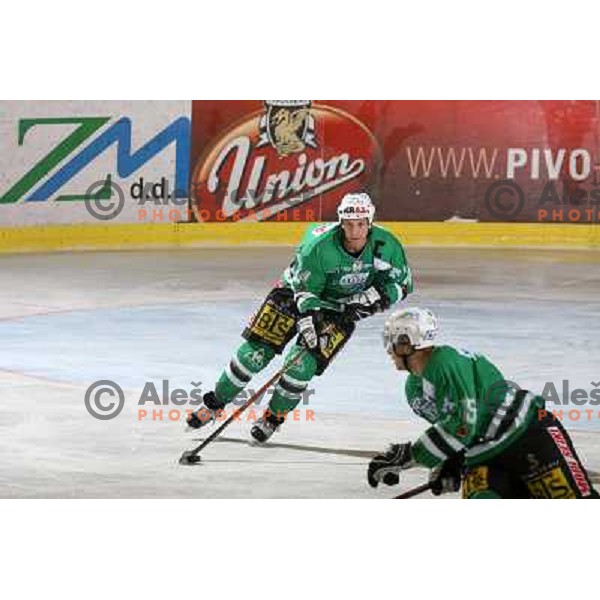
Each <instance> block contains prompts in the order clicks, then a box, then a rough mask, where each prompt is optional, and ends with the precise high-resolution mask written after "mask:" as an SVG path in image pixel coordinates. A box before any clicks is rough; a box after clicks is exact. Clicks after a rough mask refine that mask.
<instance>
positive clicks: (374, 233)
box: [188, 193, 412, 442]
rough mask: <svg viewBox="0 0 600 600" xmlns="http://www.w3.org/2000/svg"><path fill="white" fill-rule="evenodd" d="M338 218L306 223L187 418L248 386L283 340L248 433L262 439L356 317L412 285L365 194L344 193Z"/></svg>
mask: <svg viewBox="0 0 600 600" xmlns="http://www.w3.org/2000/svg"><path fill="white" fill-rule="evenodd" d="M337 214H338V222H337V223H329V224H323V225H320V226H315V225H312V226H310V227H309V229H308V231H307V233H306V234H305V236H304V238H303V240H302V243H301V245H300V246H299V248H298V249H297V251H296V254H295V257H294V260H293V262H292V263H291V265H290V266H289V267H288V268H287V269H286V270H285V272H284V274H283V277H282V280H281V282H279V284H278V285H277V286H276V287H275V288H274V289H273V290H271V291H270V292H269V294H268V295H267V297H266V299H265V300H264V302H263V303H262V305H261V306H260V307H259V309H258V310H257V311H256V312H255V314H254V315H253V316H252V318H251V320H250V322H249V324H248V326H247V327H246V329H245V330H244V332H243V334H242V337H243V338H244V339H245V342H244V343H243V344H242V345H241V346H240V347H239V348H238V349H237V351H236V352H235V354H234V355H233V358H232V359H231V362H230V363H229V365H228V366H227V368H226V369H225V370H224V371H223V373H222V375H221V376H220V378H219V380H218V381H217V385H216V388H215V390H214V392H208V393H207V394H205V395H204V397H203V405H202V406H201V407H200V409H199V410H198V411H197V412H195V413H192V414H191V415H190V417H189V418H188V425H190V427H193V428H198V427H201V426H202V425H204V424H205V423H206V422H209V421H211V420H214V418H215V415H216V414H217V412H218V411H219V410H221V409H223V408H224V407H225V406H226V405H227V404H229V403H230V402H232V401H233V400H234V399H235V398H236V396H237V395H238V394H239V393H240V392H241V391H242V390H243V389H244V388H245V387H246V386H247V385H248V383H249V382H250V380H251V379H252V377H254V376H255V375H257V374H258V373H260V372H261V371H262V370H263V369H264V368H265V367H266V366H267V365H268V364H269V363H270V362H271V360H272V359H273V358H274V357H275V355H277V354H281V353H282V352H283V350H284V349H285V347H286V346H287V345H288V343H289V342H290V341H291V340H292V339H293V338H295V337H296V335H297V334H299V335H298V338H297V340H296V342H295V344H294V345H293V346H292V348H291V349H290V351H289V352H288V354H287V355H286V357H285V362H284V373H283V374H282V375H281V377H280V378H279V380H278V381H277V383H276V386H275V389H274V391H273V394H272V396H271V400H270V402H269V405H268V409H267V410H266V411H265V413H264V414H263V415H262V416H261V417H260V418H259V419H258V420H257V421H256V422H255V423H254V424H253V426H252V429H251V435H252V437H253V438H254V439H255V440H256V441H258V442H265V441H266V440H268V439H269V438H270V437H271V435H272V434H273V433H274V432H275V431H276V430H277V428H278V427H279V426H280V425H281V424H282V423H283V422H284V420H285V416H286V415H287V414H288V413H289V411H291V410H293V409H294V407H296V406H297V405H298V403H299V402H300V400H301V398H302V394H303V393H304V392H305V390H306V389H307V387H308V385H309V383H310V381H311V380H312V378H313V377H314V376H316V375H321V374H322V373H323V372H324V371H325V369H326V368H327V366H328V365H329V363H330V362H331V360H332V359H333V358H334V357H335V356H336V354H337V353H338V352H339V351H340V350H341V349H342V348H343V347H344V345H345V344H346V343H347V341H348V340H349V339H350V337H351V336H352V333H353V332H354V328H355V323H356V322H357V321H359V320H361V319H363V318H366V317H369V316H371V315H374V314H376V313H378V312H380V311H383V310H386V309H387V308H388V307H389V306H391V305H392V304H395V303H396V302H398V301H399V300H401V299H403V298H404V297H406V295H407V294H408V293H410V292H411V291H412V278H411V272H410V268H409V266H408V264H407V262H406V258H405V254H404V250H403V248H402V245H401V244H400V242H399V241H398V240H397V239H396V238H395V237H394V236H393V235H392V234H391V233H390V232H388V231H387V230H385V229H384V228H382V227H379V226H377V225H373V217H374V214H375V207H374V206H373V203H372V202H371V199H370V198H369V196H368V195H367V194H365V193H360V194H347V195H346V196H344V198H343V199H342V201H341V203H340V205H339V206H338V209H337Z"/></svg>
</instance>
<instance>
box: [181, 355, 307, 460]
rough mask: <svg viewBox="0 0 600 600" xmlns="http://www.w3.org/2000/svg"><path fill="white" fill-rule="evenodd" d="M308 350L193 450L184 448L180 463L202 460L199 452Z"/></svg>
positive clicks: (280, 371)
mask: <svg viewBox="0 0 600 600" xmlns="http://www.w3.org/2000/svg"><path fill="white" fill-rule="evenodd" d="M305 352H306V350H303V351H300V352H299V353H298V354H297V355H296V358H294V360H293V361H292V362H290V363H289V364H288V365H284V366H283V367H281V369H279V371H277V373H275V374H274V375H273V376H272V377H271V379H269V381H267V382H266V383H265V384H264V385H263V386H262V387H261V388H260V389H259V390H258V391H257V392H255V393H254V394H253V395H252V396H251V397H250V398H249V399H248V400H247V401H246V402H245V403H244V404H243V405H242V406H240V407H239V408H238V409H237V410H236V411H235V412H234V413H233V414H232V415H231V416H230V417H229V418H228V419H227V420H226V421H225V422H224V423H223V424H222V425H221V426H220V427H219V428H218V429H215V431H213V432H212V433H211V434H210V435H209V436H208V437H207V438H206V439H205V440H204V441H203V442H202V443H201V444H199V445H198V446H196V447H195V448H193V449H192V450H184V452H183V454H182V455H181V458H180V459H179V464H180V465H195V464H198V463H199V462H200V460H201V458H200V456H199V454H200V451H201V450H203V449H204V448H206V446H208V444H210V443H211V442H212V441H213V440H214V439H215V438H216V437H218V436H219V434H220V433H221V432H222V431H223V429H225V428H226V427H227V426H228V425H229V424H230V423H231V422H232V421H234V420H235V419H237V418H238V416H239V415H241V414H242V413H243V412H244V411H245V410H246V409H247V408H248V407H249V406H250V405H251V404H253V403H254V402H255V400H256V399H257V398H260V397H261V396H262V395H263V394H264V393H265V391H266V390H267V389H268V388H269V387H271V385H273V383H274V382H275V381H276V380H277V379H278V378H279V377H281V375H283V373H285V372H286V371H287V370H288V369H289V368H290V367H292V366H293V365H295V364H296V362H297V361H298V359H300V358H301V357H302V356H303V355H304V353H305Z"/></svg>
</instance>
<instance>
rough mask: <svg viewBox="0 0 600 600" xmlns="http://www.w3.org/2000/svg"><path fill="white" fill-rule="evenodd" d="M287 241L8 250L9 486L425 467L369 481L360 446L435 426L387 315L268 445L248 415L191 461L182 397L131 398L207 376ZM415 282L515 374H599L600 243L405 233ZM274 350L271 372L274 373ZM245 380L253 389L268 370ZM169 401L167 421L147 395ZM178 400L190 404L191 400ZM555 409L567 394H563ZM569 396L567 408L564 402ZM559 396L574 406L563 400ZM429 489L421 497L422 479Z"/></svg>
mask: <svg viewBox="0 0 600 600" xmlns="http://www.w3.org/2000/svg"><path fill="white" fill-rule="evenodd" d="M291 253H292V249H291V248H252V249H247V248H246V249H226V250H225V249H194V250H163V251H144V252H142V251H140V252H107V253H95V252H88V253H78V254H68V253H65V254H48V255H46V254H37V255H11V256H0V282H1V285H0V340H1V341H2V343H1V345H0V394H1V401H0V497H3V498H6V497H20V498H23V497H24V498H31V497H51V498H71V497H85V498H90V497H91V498H140V497H144V498H152V497H155V498H173V497H189V498H269V497H278V498H281V497H285V498H387V497H391V496H394V495H395V494H397V493H400V492H401V491H404V490H405V489H408V488H410V487H412V486H414V485H418V484H420V483H422V482H423V481H424V479H425V477H426V473H425V472H424V471H421V470H415V471H412V472H409V473H407V474H406V475H405V477H404V478H403V482H402V485H401V486H399V487H393V488H386V489H379V490H377V491H374V490H372V489H371V488H369V487H368V485H367V483H366V478H365V470H366V465H367V462H368V458H367V455H368V453H369V452H374V451H377V450H380V449H383V448H384V447H385V446H386V445H387V444H388V443H389V442H392V441H407V440H409V439H412V438H414V436H415V435H417V434H418V433H419V432H420V431H421V430H422V429H423V428H424V427H425V424H424V423H423V422H420V421H419V420H418V419H417V418H416V417H414V416H413V415H412V413H411V412H410V410H409V409H408V408H407V407H406V405H405V403H404V400H403V392H402V388H403V382H404V379H403V377H402V376H401V375H399V374H398V373H397V372H396V371H395V370H394V369H393V367H392V365H391V364H390V363H389V362H388V359H387V356H386V355H385V353H384V351H383V348H382V346H381V328H382V325H383V321H384V317H383V316H379V317H374V318H372V319H369V320H367V321H365V322H363V323H361V324H360V325H359V327H358V329H357V333H356V334H355V336H354V338H353V340H352V341H351V342H350V343H349V345H348V346H347V348H346V350H345V351H344V352H343V353H342V354H341V355H340V356H339V357H338V358H337V359H336V360H335V361H334V363H333V364H332V366H331V367H330V369H329V370H328V371H327V372H326V373H325V374H324V375H323V376H322V377H321V378H318V379H316V380H315V385H314V389H315V395H314V396H313V397H312V398H311V402H310V406H309V407H308V408H310V409H311V410H314V421H307V420H306V412H305V411H306V408H307V407H301V410H300V413H299V417H300V419H301V420H299V421H297V422H294V421H290V422H288V423H286V424H285V426H284V427H283V428H282V429H281V431H280V432H279V433H277V434H276V436H274V437H273V438H272V442H273V443H272V445H271V446H270V447H262V448H257V447H251V446H249V445H248V444H247V443H245V440H247V439H248V437H249V429H250V424H249V422H248V421H247V420H246V418H245V417H242V421H241V423H239V424H237V423H234V424H233V425H232V426H231V427H230V428H229V429H228V430H227V431H226V432H225V433H224V434H223V435H224V437H226V438H228V439H229V440H230V441H221V442H218V443H215V444H213V445H211V446H209V447H208V448H207V449H206V450H204V452H203V453H202V456H203V461H202V463H201V464H200V465H198V466H193V467H183V466H180V465H179V464H178V462H177V461H178V458H179V456H180V455H181V452H182V451H183V450H184V449H189V448H191V447H193V446H194V445H196V444H197V443H199V442H198V441H199V440H200V439H201V438H203V437H204V435H205V434H204V431H205V430H202V435H201V434H199V433H198V432H193V433H187V432H186V431H185V427H184V426H183V424H182V422H176V421H175V422H173V421H170V420H169V419H168V411H169V410H173V409H177V408H178V407H176V406H162V407H157V406H154V405H152V404H147V405H145V406H138V400H139V397H140V392H141V390H142V388H143V386H144V383H145V382H146V381H152V382H155V383H156V386H157V388H158V389H159V391H160V386H161V382H162V380H163V379H169V380H170V386H171V389H174V388H176V387H181V388H184V389H186V390H188V391H189V390H191V389H192V385H191V382H196V383H197V382H198V381H201V382H202V386H201V387H202V388H203V389H204V390H207V389H210V388H212V386H213V385H214V381H215V378H216V377H217V376H218V375H219V373H220V371H221V369H222V367H223V366H224V365H225V364H226V363H227V362H228V360H229V358H230V356H231V353H232V352H233V351H234V349H235V348H236V347H237V345H238V344H239V343H240V340H241V338H240V337H239V334H240V331H241V330H242V329H243V327H244V324H245V322H246V319H247V318H248V316H249V315H250V314H251V312H252V311H253V309H254V308H255V307H256V306H257V305H258V304H259V303H260V301H261V299H262V298H263V296H264V294H265V293H266V292H267V291H268V290H269V289H270V287H271V285H272V283H273V281H274V280H275V279H277V278H278V276H279V274H280V272H281V270H282V269H283V268H284V267H285V266H286V264H287V262H288V260H289V258H290V256H291ZM407 253H408V258H409V261H410V263H411V265H412V268H413V271H414V274H415V280H416V288H417V289H416V293H415V294H414V295H412V296H411V297H410V300H409V303H410V304H412V305H420V306H428V307H430V308H432V309H433V310H435V311H436V312H437V313H438V315H439V317H440V319H441V325H442V330H443V339H444V340H445V341H447V342H449V343H452V344H455V345H459V346H463V347H468V348H471V349H474V350H478V351H481V352H484V353H486V354H488V355H489V356H490V358H492V360H493V361H494V362H495V363H496V364H498V365H499V366H500V367H501V368H502V369H503V371H504V374H505V376H506V377H507V378H509V379H511V380H513V381H516V382H518V383H519V384H520V385H521V386H522V387H527V388H529V389H532V390H534V391H541V389H542V387H543V386H544V384H545V382H547V381H552V382H555V383H556V386H557V391H558V392H559V393H561V386H562V380H563V379H568V380H569V382H570V384H569V385H570V388H571V389H575V388H583V389H584V390H587V391H588V392H589V391H590V390H591V389H593V388H592V382H593V381H595V382H599V381H600V367H599V361H598V357H599V352H598V350H599V348H600V343H599V341H598V340H599V327H598V323H599V322H600V309H599V306H600V303H599V300H598V298H599V296H600V268H599V263H600V253H599V252H597V251H596V252H595V251H592V250H590V251H565V250H522V249H514V250H512V249H511V250H497V249H476V250H475V249H424V248H408V249H407ZM278 365H279V361H277V360H276V361H274V362H273V363H272V364H271V366H270V367H269V369H268V374H270V373H272V372H274V370H275V369H276V368H277V366H278ZM266 378H267V374H266V373H265V374H264V376H263V377H261V378H260V381H257V382H256V384H254V382H253V383H252V384H251V386H250V387H254V388H258V387H259V385H260V384H261V383H262V382H263V381H265V380H266ZM101 379H108V380H113V381H115V382H117V383H118V384H119V385H120V386H121V387H122V388H123V389H124V390H125V393H126V402H125V408H124V410H123V412H122V413H121V414H120V415H119V416H117V417H116V418H115V419H112V420H108V421H100V420H96V419H94V418H92V417H91V416H90V414H89V413H88V412H87V410H86V408H85V406H84V394H85V391H86V389H87V388H88V386H89V385H90V384H91V383H93V382H95V381H97V380H101ZM140 408H145V409H147V410H148V413H149V415H151V413H152V410H153V409H155V410H159V409H160V408H162V409H163V420H162V421H161V420H158V419H156V420H152V418H151V417H146V418H145V419H142V420H140V419H139V418H138V409H140ZM183 408H185V407H183ZM556 408H560V407H556ZM564 408H565V409H570V408H574V407H573V406H571V407H564ZM578 408H579V409H580V411H584V410H586V409H595V410H594V416H593V418H591V419H589V420H588V419H587V418H586V417H585V413H583V412H582V415H583V416H582V417H581V418H580V420H579V421H577V422H575V421H573V420H568V419H567V420H565V421H563V423H564V424H565V426H566V427H567V429H568V430H569V431H570V432H571V433H572V435H573V438H574V441H575V445H576V448H577V450H578V451H579V453H580V455H581V456H582V458H583V459H584V462H585V463H586V465H587V466H588V467H589V468H590V469H592V470H594V471H600V435H599V433H600V415H599V414H598V412H599V410H600V407H598V406H596V407H593V406H582V407H578ZM565 412H566V410H565ZM424 497H427V495H425V496H424Z"/></svg>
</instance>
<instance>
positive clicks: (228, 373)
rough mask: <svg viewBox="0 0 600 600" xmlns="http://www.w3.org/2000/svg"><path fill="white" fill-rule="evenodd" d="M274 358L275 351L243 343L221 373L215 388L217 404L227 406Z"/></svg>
mask: <svg viewBox="0 0 600 600" xmlns="http://www.w3.org/2000/svg"><path fill="white" fill-rule="evenodd" d="M274 356H275V351H274V350H273V349H272V348H270V347H269V346H266V345H265V344H261V343H260V342H255V341H251V342H244V343H243V344H242V345H241V346H240V347H239V348H238V349H237V352H236V353H235V354H234V356H233V357H232V359H231V362H230V363H229V365H228V366H227V367H226V368H225V369H224V371H223V373H221V377H219V380H218V381H217V385H216V388H215V396H216V397H217V400H218V401H219V402H222V403H223V404H229V403H230V402H231V401H232V400H234V399H235V397H236V396H237V395H238V394H239V393H240V392H241V391H242V390H243V389H244V388H245V387H246V386H247V385H248V383H250V380H251V379H252V377H253V376H254V375H256V374H257V373H260V372H261V371H262V370H263V369H264V368H265V367H266V366H267V365H268V364H269V363H270V362H271V360H273V357H274Z"/></svg>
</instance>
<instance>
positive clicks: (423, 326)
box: [383, 307, 438, 352]
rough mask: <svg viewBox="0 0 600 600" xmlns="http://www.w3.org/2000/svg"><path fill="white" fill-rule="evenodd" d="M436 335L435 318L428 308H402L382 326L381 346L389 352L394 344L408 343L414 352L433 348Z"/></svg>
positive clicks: (436, 323) (436, 322)
mask: <svg viewBox="0 0 600 600" xmlns="http://www.w3.org/2000/svg"><path fill="white" fill-rule="evenodd" d="M437 334H438V320H437V317H436V316H435V315H434V314H433V313H432V312H431V311H430V310H429V309H428V308H417V307H414V308H404V309H402V310H397V311H396V312H394V313H392V314H391V315H390V316H389V317H388V319H387V321H386V322H385V325H384V326H383V344H384V346H385V349H386V350H387V351H388V352H389V351H390V350H391V349H392V347H393V346H394V344H397V343H401V342H407V341H408V342H410V344H411V346H413V347H414V348H415V349H416V350H422V349H423V348H430V347H431V346H433V344H434V342H435V339H436V337H437Z"/></svg>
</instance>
